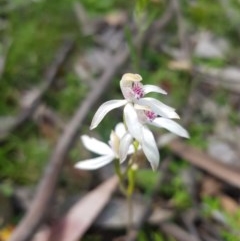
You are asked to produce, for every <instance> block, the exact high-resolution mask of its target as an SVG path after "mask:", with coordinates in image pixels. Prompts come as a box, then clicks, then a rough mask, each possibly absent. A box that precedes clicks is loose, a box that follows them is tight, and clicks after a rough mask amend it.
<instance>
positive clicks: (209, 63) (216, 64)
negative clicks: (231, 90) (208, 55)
mask: <svg viewBox="0 0 240 241" xmlns="http://www.w3.org/2000/svg"><path fill="white" fill-rule="evenodd" d="M192 61H193V63H194V64H195V65H201V66H206V67H209V68H222V67H224V66H226V65H227V62H226V59H221V58H213V59H202V58H194V59H193V60H192Z"/></svg>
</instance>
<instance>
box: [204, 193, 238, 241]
mask: <svg viewBox="0 0 240 241" xmlns="http://www.w3.org/2000/svg"><path fill="white" fill-rule="evenodd" d="M203 203H204V206H203V209H202V211H203V215H204V216H206V217H208V218H209V217H211V216H212V214H213V213H214V212H216V211H217V212H220V213H221V215H223V217H224V220H225V222H226V224H227V226H228V227H229V228H227V229H225V228H223V229H222V230H221V235H222V237H223V238H224V240H226V241H237V240H239V233H238V232H239V224H240V209H239V210H237V211H236V212H235V213H228V212H226V211H224V209H223V208H222V206H221V203H220V200H219V198H218V197H212V196H204V197H203Z"/></svg>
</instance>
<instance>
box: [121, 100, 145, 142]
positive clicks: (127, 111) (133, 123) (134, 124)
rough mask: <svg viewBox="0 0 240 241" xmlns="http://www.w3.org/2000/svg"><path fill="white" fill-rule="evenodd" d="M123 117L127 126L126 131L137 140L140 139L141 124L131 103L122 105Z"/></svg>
mask: <svg viewBox="0 0 240 241" xmlns="http://www.w3.org/2000/svg"><path fill="white" fill-rule="evenodd" d="M124 119H125V121H126V125H127V128H128V132H129V133H130V134H131V135H132V136H133V137H134V138H135V139H137V140H138V141H139V142H141V139H142V133H141V127H142V124H141V123H140V122H139V120H138V116H137V113H136V111H135V109H134V107H133V105H132V104H130V103H128V104H127V105H126V106H125V107H124Z"/></svg>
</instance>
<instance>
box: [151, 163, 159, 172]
mask: <svg viewBox="0 0 240 241" xmlns="http://www.w3.org/2000/svg"><path fill="white" fill-rule="evenodd" d="M150 164H151V167H152V169H153V171H157V169H158V165H156V164H155V163H150Z"/></svg>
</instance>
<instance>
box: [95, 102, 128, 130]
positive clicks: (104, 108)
mask: <svg viewBox="0 0 240 241" xmlns="http://www.w3.org/2000/svg"><path fill="white" fill-rule="evenodd" d="M126 103H127V100H109V101H107V102H105V103H103V104H102V105H101V106H100V107H99V108H98V110H97V112H96V113H95V115H94V116H93V120H92V123H91V126H90V129H91V130H92V129H94V128H96V127H97V126H98V124H99V123H100V122H101V121H102V119H103V118H104V117H105V115H106V114H107V113H108V112H109V111H111V110H113V109H116V108H118V107H120V106H124V105H125V104H126Z"/></svg>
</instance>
